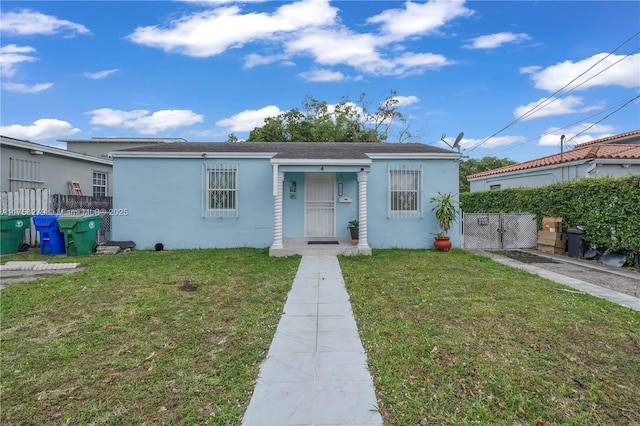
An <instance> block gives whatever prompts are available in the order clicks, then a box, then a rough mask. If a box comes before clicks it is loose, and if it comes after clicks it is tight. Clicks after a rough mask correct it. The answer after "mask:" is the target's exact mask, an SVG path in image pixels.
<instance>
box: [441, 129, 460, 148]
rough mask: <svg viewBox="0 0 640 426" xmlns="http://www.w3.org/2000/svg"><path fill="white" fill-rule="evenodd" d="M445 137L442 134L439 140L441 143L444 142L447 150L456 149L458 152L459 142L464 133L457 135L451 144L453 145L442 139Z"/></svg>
mask: <svg viewBox="0 0 640 426" xmlns="http://www.w3.org/2000/svg"><path fill="white" fill-rule="evenodd" d="M445 137H447V135H445V134H444V133H443V134H442V137H441V138H440V140H441V141H442V142H444V143H445V144H446V145H447V146H448V147H449V148H451V149H457V150H458V151H460V141H461V140H462V138H463V137H464V132H460V134H459V135H458V137H457V138H456V140H455V142H454V143H453V145H451V144H449V142H447V141H446V140H445V139H444V138H445Z"/></svg>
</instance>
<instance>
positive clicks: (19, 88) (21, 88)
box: [2, 83, 53, 93]
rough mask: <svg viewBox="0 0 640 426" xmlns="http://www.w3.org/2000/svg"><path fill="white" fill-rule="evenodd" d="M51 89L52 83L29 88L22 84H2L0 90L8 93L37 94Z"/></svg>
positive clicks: (34, 85)
mask: <svg viewBox="0 0 640 426" xmlns="http://www.w3.org/2000/svg"><path fill="white" fill-rule="evenodd" d="M52 87H53V83H40V84H33V85H31V86H29V85H27V84H22V83H2V88H3V89H4V90H6V91H8V92H18V93H38V92H43V91H45V90H48V89H50V88H52Z"/></svg>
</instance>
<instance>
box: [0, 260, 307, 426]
mask: <svg viewBox="0 0 640 426" xmlns="http://www.w3.org/2000/svg"><path fill="white" fill-rule="evenodd" d="M18 259H19V260H36V259H38V260H41V259H42V257H41V256H39V255H35V254H33V255H32V254H29V255H22V254H21V255H15V256H3V257H2V261H3V262H5V261H8V260H18ZM46 260H48V261H50V262H54V261H65V260H66V261H69V259H65V258H60V257H56V258H51V257H47V259H46ZM73 260H74V261H79V262H81V263H82V264H84V265H86V266H87V268H86V269H85V270H83V271H81V272H77V273H74V274H71V275H60V276H52V277H47V278H44V279H38V280H36V281H32V282H29V283H15V284H8V285H7V287H6V288H5V289H4V290H2V291H1V292H0V297H1V313H2V318H1V326H2V349H1V350H2V360H1V361H2V365H1V370H2V372H1V375H2V376H1V378H2V388H1V398H2V399H1V403H2V407H1V415H0V423H2V424H6V425H9V424H12V425H18V424H20V425H28V424H33V425H43V424H52V425H60V424H75V425H81V424H82V425H86V424H118V425H142V424H147V425H151V424H170V425H173V424H236V423H238V422H239V421H240V419H241V417H242V414H243V413H244V410H245V406H246V404H247V403H248V400H249V397H250V395H251V392H252V391H253V387H254V382H255V380H256V378H257V376H258V370H259V365H260V363H261V362H262V361H263V360H264V357H265V354H266V351H267V350H268V348H269V345H270V343H271V339H272V337H273V334H274V332H275V327H276V325H277V323H278V320H279V317H280V313H281V312H282V306H283V304H284V301H285V298H286V294H287V292H288V290H289V289H290V287H291V283H292V282H293V278H294V276H295V272H296V270H297V266H298V263H299V259H296V258H290V259H286V258H269V257H268V255H267V252H266V251H265V250H251V249H242V250H192V251H191V250H190V251H186V250H185V251H163V252H145V251H134V252H132V253H129V254H122V255H116V256H97V255H94V256H85V257H78V258H74V259H73Z"/></svg>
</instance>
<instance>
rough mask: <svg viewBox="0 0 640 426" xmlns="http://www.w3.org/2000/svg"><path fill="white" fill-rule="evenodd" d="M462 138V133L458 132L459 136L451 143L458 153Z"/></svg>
mask: <svg viewBox="0 0 640 426" xmlns="http://www.w3.org/2000/svg"><path fill="white" fill-rule="evenodd" d="M463 137H464V132H460V134H459V135H458V137H457V138H456V141H455V142H454V143H453V148H456V149H457V150H458V151H460V141H461V140H462V138H463Z"/></svg>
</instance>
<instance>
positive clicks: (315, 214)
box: [269, 159, 371, 256]
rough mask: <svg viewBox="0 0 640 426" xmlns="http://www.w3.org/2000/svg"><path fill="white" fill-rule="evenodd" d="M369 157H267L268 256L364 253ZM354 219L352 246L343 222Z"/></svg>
mask: <svg viewBox="0 0 640 426" xmlns="http://www.w3.org/2000/svg"><path fill="white" fill-rule="evenodd" d="M370 162H371V160H370V159H366V160H365V159H357V160H347V161H345V160H335V159H334V160H308V159H307V160H291V159H287V160H278V159H272V168H273V197H274V215H273V217H274V224H273V230H274V231H273V243H272V245H271V247H270V250H269V254H270V255H271V256H291V255H296V254H298V255H359V254H364V255H370V254H371V248H370V247H369V244H368V238H367V180H368V172H369V166H370ZM353 220H358V222H359V238H358V243H357V245H354V244H352V241H351V238H350V237H349V229H348V224H349V222H350V221H353Z"/></svg>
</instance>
